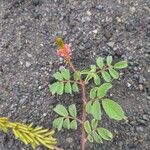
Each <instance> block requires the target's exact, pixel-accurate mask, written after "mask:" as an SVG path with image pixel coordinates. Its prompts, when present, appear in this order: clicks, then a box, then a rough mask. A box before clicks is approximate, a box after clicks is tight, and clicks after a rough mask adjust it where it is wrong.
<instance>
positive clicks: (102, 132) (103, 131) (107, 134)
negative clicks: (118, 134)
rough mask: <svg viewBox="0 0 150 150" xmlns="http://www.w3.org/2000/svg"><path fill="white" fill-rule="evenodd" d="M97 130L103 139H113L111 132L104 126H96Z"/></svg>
mask: <svg viewBox="0 0 150 150" xmlns="http://www.w3.org/2000/svg"><path fill="white" fill-rule="evenodd" d="M97 132H98V134H99V135H100V136H101V137H102V138H103V139H104V140H107V141H110V140H112V139H113V135H112V133H111V132H110V131H108V130H107V129H105V128H97Z"/></svg>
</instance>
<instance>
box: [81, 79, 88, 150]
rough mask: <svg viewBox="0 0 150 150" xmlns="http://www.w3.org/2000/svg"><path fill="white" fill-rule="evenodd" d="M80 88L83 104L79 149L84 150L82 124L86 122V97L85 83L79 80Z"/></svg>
mask: <svg viewBox="0 0 150 150" xmlns="http://www.w3.org/2000/svg"><path fill="white" fill-rule="evenodd" d="M80 82H81V85H82V86H81V87H82V102H83V106H82V107H83V108H82V139H81V147H82V150H85V144H86V132H85V129H84V122H85V121H86V109H85V107H86V101H87V99H86V95H85V83H84V82H83V81H82V80H81V81H80Z"/></svg>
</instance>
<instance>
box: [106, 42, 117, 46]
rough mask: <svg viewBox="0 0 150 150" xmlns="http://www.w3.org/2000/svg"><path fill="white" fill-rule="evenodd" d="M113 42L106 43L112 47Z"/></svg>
mask: <svg viewBox="0 0 150 150" xmlns="http://www.w3.org/2000/svg"><path fill="white" fill-rule="evenodd" d="M114 44H115V42H108V43H107V45H108V46H110V47H114Z"/></svg>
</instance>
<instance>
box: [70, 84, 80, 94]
mask: <svg viewBox="0 0 150 150" xmlns="http://www.w3.org/2000/svg"><path fill="white" fill-rule="evenodd" d="M72 90H73V92H79V88H78V84H77V83H73V84H72Z"/></svg>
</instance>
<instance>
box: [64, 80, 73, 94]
mask: <svg viewBox="0 0 150 150" xmlns="http://www.w3.org/2000/svg"><path fill="white" fill-rule="evenodd" d="M65 93H70V94H72V87H71V84H70V82H69V81H68V82H67V83H66V84H65Z"/></svg>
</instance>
